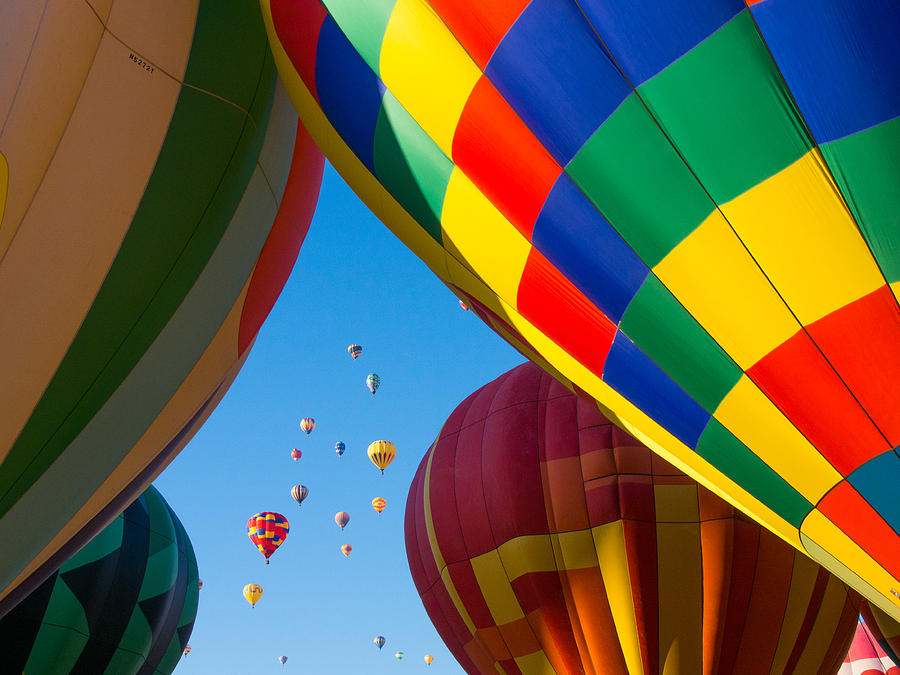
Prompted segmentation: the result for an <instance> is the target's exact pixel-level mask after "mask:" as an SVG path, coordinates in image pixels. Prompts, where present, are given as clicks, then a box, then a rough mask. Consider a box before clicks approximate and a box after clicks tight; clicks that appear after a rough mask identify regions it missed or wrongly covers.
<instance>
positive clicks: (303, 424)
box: [300, 417, 316, 436]
mask: <svg viewBox="0 0 900 675" xmlns="http://www.w3.org/2000/svg"><path fill="white" fill-rule="evenodd" d="M315 428H316V421H315V420H314V419H313V418H312V417H304V418H303V419H302V420H300V430H301V431H305V432H306V435H307V436H309V434H310V433H311V432H312V430H313V429H315Z"/></svg>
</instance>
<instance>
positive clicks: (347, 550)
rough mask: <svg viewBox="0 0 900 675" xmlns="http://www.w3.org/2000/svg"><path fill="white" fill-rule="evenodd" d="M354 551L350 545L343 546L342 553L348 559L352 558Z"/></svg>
mask: <svg viewBox="0 0 900 675" xmlns="http://www.w3.org/2000/svg"><path fill="white" fill-rule="evenodd" d="M352 550H353V547H352V546H351V545H350V544H344V545H343V546H341V553H343V554H344V555H345V556H347V557H348V558H349V557H350V551H352Z"/></svg>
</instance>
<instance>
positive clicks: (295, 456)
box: [291, 448, 303, 462]
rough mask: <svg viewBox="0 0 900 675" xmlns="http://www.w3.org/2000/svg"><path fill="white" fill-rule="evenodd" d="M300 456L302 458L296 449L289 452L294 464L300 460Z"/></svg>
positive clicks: (301, 454)
mask: <svg viewBox="0 0 900 675" xmlns="http://www.w3.org/2000/svg"><path fill="white" fill-rule="evenodd" d="M302 456H303V453H302V452H300V451H299V450H298V449H297V448H294V449H293V450H291V458H292V459H293V460H294V461H295V462H299V461H300V458H301V457H302Z"/></svg>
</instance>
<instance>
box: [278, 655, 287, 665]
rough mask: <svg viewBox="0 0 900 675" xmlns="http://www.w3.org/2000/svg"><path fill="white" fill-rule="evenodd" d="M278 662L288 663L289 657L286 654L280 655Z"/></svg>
mask: <svg viewBox="0 0 900 675" xmlns="http://www.w3.org/2000/svg"><path fill="white" fill-rule="evenodd" d="M278 663H280V664H281V665H284V664H285V663H287V657H286V656H279V657H278Z"/></svg>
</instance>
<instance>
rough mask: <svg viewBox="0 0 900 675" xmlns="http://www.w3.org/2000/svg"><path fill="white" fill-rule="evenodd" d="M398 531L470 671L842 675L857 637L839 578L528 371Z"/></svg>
mask: <svg viewBox="0 0 900 675" xmlns="http://www.w3.org/2000/svg"><path fill="white" fill-rule="evenodd" d="M405 528H406V550H407V556H408V558H409V565H410V570H411V572H412V575H413V580H414V581H415V584H416V587H417V588H418V590H419V593H420V595H421V597H422V601H423V603H424V605H425V608H426V610H427V612H428V615H429V616H430V617H431V620H432V621H433V622H434V625H435V627H436V628H437V630H438V632H439V633H440V635H441V637H442V638H443V639H444V641H445V642H446V643H447V646H448V647H449V648H450V650H451V651H452V652H453V654H454V656H455V657H456V658H457V660H458V661H459V662H460V664H462V666H463V667H464V668H465V669H466V671H467V672H468V673H485V674H487V673H490V674H491V675H495V674H496V673H497V672H503V673H506V674H507V675H513V674H514V673H516V674H517V673H526V674H530V673H535V674H537V673H541V674H543V673H559V674H560V675H562V674H564V673H594V674H597V675H600V674H602V675H619V674H622V675H625V674H626V673H627V674H629V675H656V674H657V673H666V674H669V675H713V674H715V675H732V674H733V673H737V672H748V673H750V672H752V673H757V672H766V673H769V672H770V671H771V672H772V673H779V674H785V673H792V674H795V675H800V674H805V673H834V672H835V670H837V667H838V665H839V664H840V662H841V659H842V658H843V656H844V653H845V652H846V648H847V645H848V644H849V641H850V638H851V637H852V634H853V630H854V626H855V623H856V617H857V612H858V605H859V596H857V595H856V594H855V593H854V592H853V591H850V590H849V589H848V587H847V586H846V585H845V584H844V583H843V582H842V581H840V580H839V579H838V578H837V577H835V576H833V575H832V574H830V573H829V572H828V571H827V570H825V569H824V568H822V567H820V566H819V565H818V564H816V563H815V562H813V561H812V560H810V559H809V558H808V557H806V556H804V555H803V554H801V553H800V552H798V551H796V550H795V549H794V548H792V547H790V546H789V545H788V544H786V543H785V542H784V541H782V540H781V539H779V538H778V537H776V536H775V535H773V534H771V533H770V532H768V531H767V530H765V529H764V528H762V527H760V526H759V525H758V524H757V523H755V522H754V521H752V520H751V519H749V518H748V517H746V516H744V515H743V514H741V513H740V512H738V511H736V510H735V509H734V508H733V507H731V506H730V505H728V504H727V503H726V502H724V501H723V500H721V499H720V498H718V497H716V496H715V495H714V494H712V493H711V492H709V491H708V490H706V489H705V488H703V487H702V486H700V485H698V484H697V483H696V482H694V481H693V480H692V479H690V478H689V477H687V476H686V475H684V474H683V473H681V472H680V471H678V470H677V469H675V468H673V467H672V466H671V465H669V464H668V463H666V462H665V461H664V460H662V459H660V458H659V457H657V456H656V455H654V454H653V453H652V452H651V451H650V450H649V449H647V448H646V447H645V446H643V445H642V444H641V443H639V442H638V441H637V440H635V439H634V438H633V437H631V436H629V435H628V434H626V433H625V432H623V431H622V430H620V429H619V428H618V427H615V426H614V425H613V424H611V423H610V422H609V421H608V420H607V419H606V418H605V417H604V416H603V415H601V414H600V412H599V411H598V410H597V408H596V405H595V404H594V403H593V402H592V401H590V400H588V399H584V398H580V397H576V396H575V395H574V394H573V393H572V392H571V391H569V390H568V389H566V388H565V387H564V386H563V385H561V384H559V383H558V382H557V381H556V380H554V379H553V378H552V377H550V376H549V375H547V374H546V373H544V372H543V371H541V370H540V369H539V368H538V367H537V366H535V365H533V364H530V363H529V364H525V365H522V366H519V367H518V368H515V369H513V370H512V371H510V372H508V373H506V374H504V375H501V376H500V377H499V378H497V379H496V380H494V381H493V382H491V383H490V384H488V385H486V386H484V387H483V388H481V389H480V390H478V391H477V392H475V393H474V394H472V395H471V396H469V398H467V399H466V400H465V401H464V402H463V403H462V404H460V405H459V407H458V408H457V409H456V410H455V411H454V412H453V413H452V414H451V415H450V417H449V418H448V420H447V421H446V422H445V424H444V426H443V428H442V429H441V432H440V435H439V436H438V438H437V440H436V441H435V443H434V445H433V446H432V447H431V449H430V450H429V452H428V453H427V454H426V456H425V457H424V458H423V460H422V463H421V465H420V466H419V469H418V472H417V474H416V477H415V479H414V481H413V484H412V487H411V488H410V493H409V499H408V501H407V506H406V524H405ZM760 664H765V668H764V671H761V670H760Z"/></svg>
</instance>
